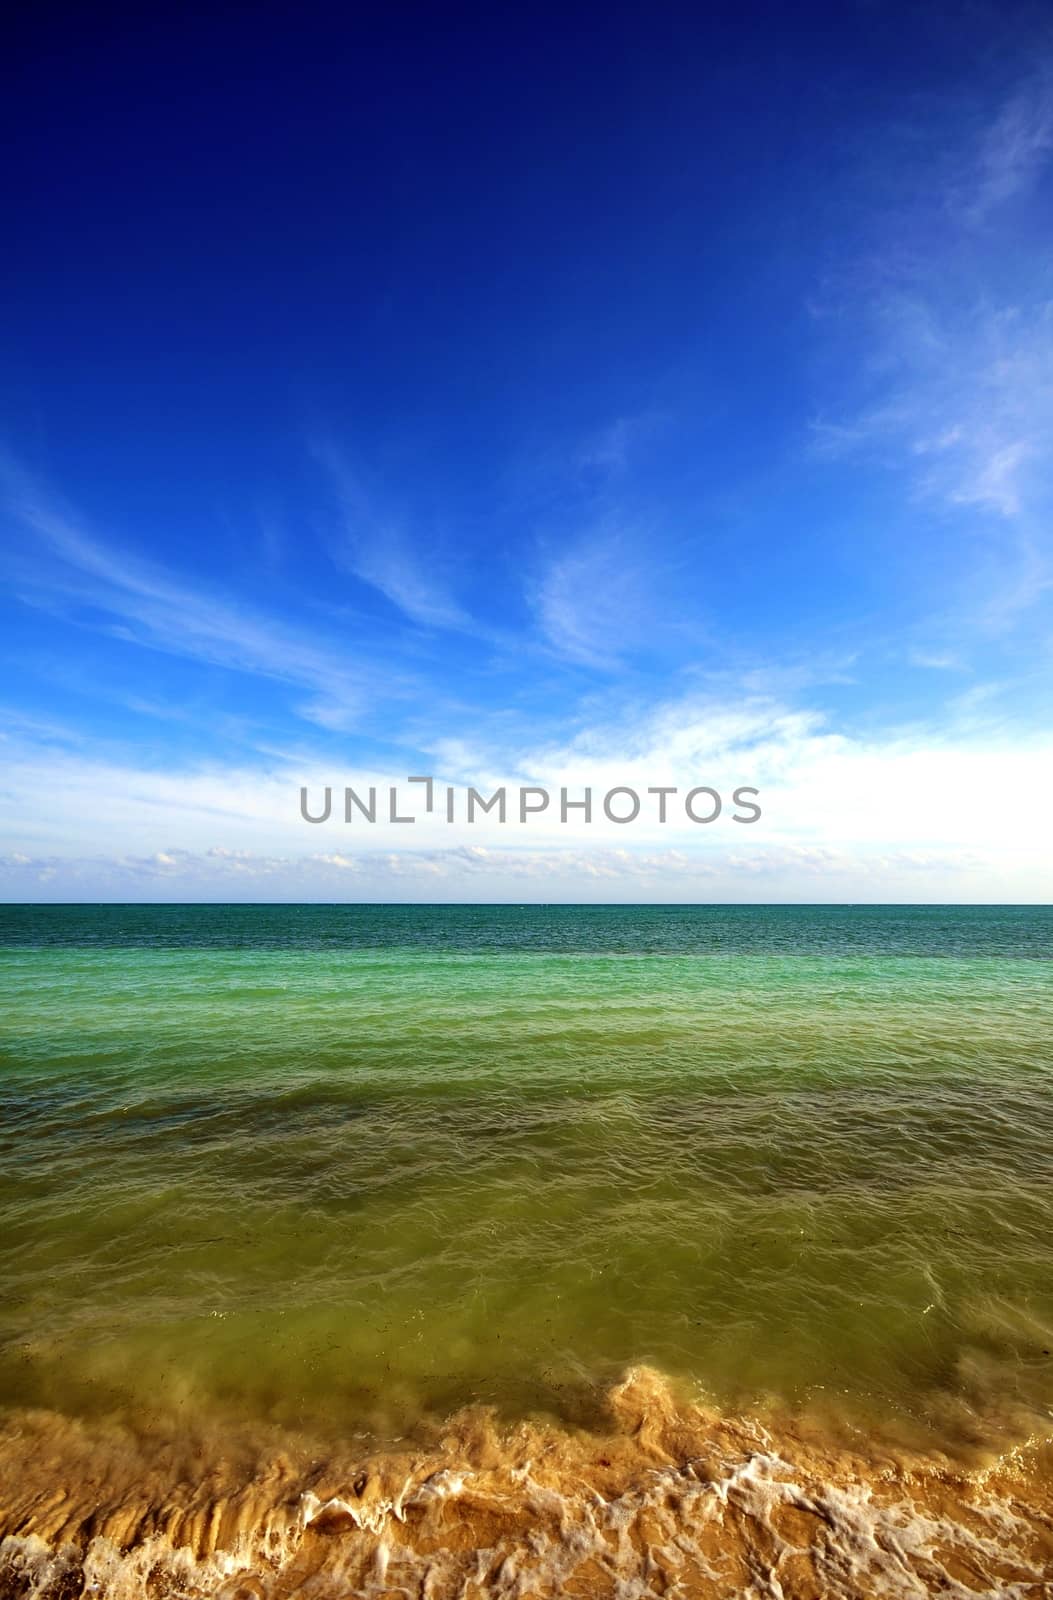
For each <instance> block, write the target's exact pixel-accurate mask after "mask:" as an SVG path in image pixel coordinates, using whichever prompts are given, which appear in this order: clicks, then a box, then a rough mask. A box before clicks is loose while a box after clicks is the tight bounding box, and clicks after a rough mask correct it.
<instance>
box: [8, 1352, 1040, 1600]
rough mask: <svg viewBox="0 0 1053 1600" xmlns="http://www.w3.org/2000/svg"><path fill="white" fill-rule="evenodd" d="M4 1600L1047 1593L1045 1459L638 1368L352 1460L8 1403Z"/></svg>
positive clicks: (630, 1599) (681, 1598)
mask: <svg viewBox="0 0 1053 1600" xmlns="http://www.w3.org/2000/svg"><path fill="white" fill-rule="evenodd" d="M0 1540H2V1542H0V1596H4V1597H8V1596H16V1595H17V1596H23V1595H25V1596H30V1595H31V1596H35V1597H39V1600H60V1597H61V1600H72V1597H74V1596H79V1595H92V1596H98V1597H102V1600H109V1597H114V1600H118V1597H119V1600H132V1597H138V1596H144V1595H157V1596H173V1597H174V1596H187V1597H190V1596H206V1595H207V1596H215V1597H222V1600H247V1597H250V1596H253V1597H261V1600H262V1597H267V1600H280V1597H287V1596H288V1597H291V1596H294V1595H295V1596H299V1595H310V1596H316V1597H318V1600H328V1597H330V1596H331V1597H334V1600H335V1597H336V1596H344V1597H347V1596H352V1595H360V1596H368V1597H369V1600H394V1597H396V1596H397V1597H410V1596H412V1597H419V1600H447V1597H449V1600H453V1597H455V1596H456V1597H460V1600H472V1597H481V1596H495V1597H502V1600H513V1597H526V1596H538V1597H545V1596H557V1595H567V1596H590V1597H592V1596H595V1597H606V1596H610V1597H611V1600H645V1597H651V1596H656V1597H665V1600H673V1597H676V1600H692V1597H698V1600H703V1597H705V1600H710V1597H712V1600H717V1597H720V1600H730V1597H732V1596H734V1597H737V1600H738V1597H746V1596H748V1597H758V1600H759V1597H772V1600H840V1597H852V1600H856V1597H865V1600H870V1597H878V1596H895V1597H900V1596H904V1597H913V1596H927V1595H941V1596H950V1597H954V1600H967V1597H974V1596H981V1595H982V1596H991V1597H993V1596H997V1597H999V1600H1003V1597H1005V1600H1039V1597H1045V1596H1050V1595H1053V1454H1051V1449H1050V1445H1049V1442H1048V1441H1044V1440H1040V1439H1033V1440H1031V1441H1028V1442H1027V1443H1021V1444H1018V1445H1016V1446H1014V1447H1012V1448H1003V1449H1002V1450H1001V1451H1000V1453H998V1454H994V1455H988V1456H986V1457H984V1456H981V1455H979V1454H978V1453H976V1452H974V1454H973V1459H971V1460H967V1459H964V1458H959V1459H957V1460H955V1459H952V1458H951V1457H950V1456H948V1455H944V1454H940V1453H935V1452H917V1451H910V1450H906V1449H904V1448H901V1447H896V1446H893V1445H891V1444H885V1445H881V1444H878V1443H876V1442H872V1441H867V1440H860V1439H859V1438H858V1437H857V1438H855V1439H853V1440H851V1441H850V1442H849V1441H848V1440H846V1439H845V1438H840V1439H838V1438H835V1437H833V1435H832V1432H831V1430H830V1428H829V1427H828V1426H824V1428H823V1429H820V1427H819V1426H818V1424H817V1423H815V1422H813V1423H812V1424H810V1425H807V1424H805V1423H803V1422H802V1421H801V1420H800V1419H796V1420H791V1419H789V1418H784V1419H783V1420H782V1421H779V1420H777V1419H775V1418H766V1419H764V1421H761V1420H760V1419H758V1418H745V1417H743V1418H730V1417H727V1416H722V1415H720V1414H719V1413H718V1412H716V1411H715V1410H713V1409H711V1408H709V1407H707V1406H704V1405H698V1404H691V1403H685V1402H684V1401H682V1400H679V1399H677V1398H676V1397H675V1396H674V1393H673V1391H672V1390H671V1388H670V1387H669V1386H668V1385H667V1384H666V1382H665V1380H664V1379H663V1378H662V1377H661V1376H660V1375H659V1374H657V1373H655V1372H653V1371H651V1370H649V1369H646V1368H637V1369H634V1370H633V1371H632V1372H630V1373H629V1374H628V1375H627V1377H626V1378H625V1380H624V1381H623V1382H622V1383H620V1384H618V1385H617V1386H616V1387H614V1388H613V1389H612V1390H610V1392H609V1393H608V1394H607V1396H606V1397H605V1406H604V1415H603V1417H602V1418H601V1419H600V1420H598V1421H597V1424H596V1426H595V1427H592V1428H589V1429H584V1428H578V1429H571V1428H567V1427H564V1426H559V1425H557V1424H556V1423H552V1422H542V1421H531V1422H520V1423H518V1424H515V1425H508V1424H502V1423H501V1422H500V1421H499V1420H498V1419H497V1418H496V1417H495V1415H494V1414H493V1413H491V1412H489V1411H486V1410H484V1409H482V1408H470V1409H467V1410H464V1411H461V1412H459V1413H458V1414H457V1415H455V1416H453V1417H451V1418H449V1419H448V1420H447V1421H446V1422H445V1423H443V1424H442V1425H433V1426H431V1427H430V1428H424V1429H422V1430H421V1433H420V1436H419V1437H415V1439H414V1440H413V1441H412V1443H410V1442H407V1441H401V1442H396V1443H395V1444H393V1445H391V1446H389V1447H387V1448H385V1449H383V1450H374V1451H371V1452H364V1453H359V1452H356V1451H355V1450H354V1449H353V1448H349V1449H347V1450H346V1451H345V1450H341V1449H334V1448H333V1447H332V1446H331V1445H328V1444H327V1445H325V1446H324V1447H322V1446H320V1445H319V1443H318V1441H312V1440H311V1439H308V1438H305V1437H302V1436H298V1435H290V1434H289V1433H287V1432H279V1431H277V1430H274V1431H268V1430H266V1429H263V1430H261V1429H260V1428H259V1427H254V1428H253V1429H251V1430H249V1429H248V1428H244V1429H239V1428H238V1427H237V1426H233V1425H227V1426H224V1427H223V1428H222V1429H219V1430H212V1431H210V1430H208V1429H207V1428H204V1427H201V1426H197V1427H187V1428H183V1429H178V1430H171V1431H159V1430H158V1429H156V1428H143V1429H141V1430H140V1429H137V1428H136V1427H135V1426H134V1425H132V1424H130V1423H128V1422H127V1421H125V1422H117V1421H114V1420H111V1421H109V1422H101V1421H88V1420H74V1419H71V1418H67V1417H62V1416H60V1415H58V1414H56V1413H53V1412H47V1411H39V1410H38V1411H20V1412H9V1413H8V1414H7V1415H6V1417H5V1419H4V1423H3V1427H2V1429H0Z"/></svg>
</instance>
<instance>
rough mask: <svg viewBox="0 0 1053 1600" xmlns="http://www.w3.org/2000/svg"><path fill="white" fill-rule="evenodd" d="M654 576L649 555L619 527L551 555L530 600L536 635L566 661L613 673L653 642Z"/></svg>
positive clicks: (654, 628)
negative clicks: (536, 628) (534, 618)
mask: <svg viewBox="0 0 1053 1600" xmlns="http://www.w3.org/2000/svg"><path fill="white" fill-rule="evenodd" d="M658 576H659V572H658V564H657V562H656V561H655V560H654V553H653V551H652V552H651V558H650V559H649V560H645V559H644V558H643V555H642V552H641V549H640V540H639V538H638V537H637V536H635V535H630V533H629V532H628V531H625V530H621V529H617V530H614V531H608V530H605V529H604V530H600V531H598V532H596V533H593V534H591V535H588V536H586V537H585V538H583V539H580V540H578V541H577V542H576V543H574V544H572V545H571V546H570V548H564V549H561V550H560V551H559V553H558V554H556V555H554V556H552V557H551V558H550V559H549V561H548V563H547V565H545V566H544V568H543V570H542V572H541V574H540V576H539V577H538V579H537V580H536V582H535V585H534V588H533V590H532V592H531V595H530V599H531V602H532V605H533V609H534V612H535V615H536V617H537V621H538V626H539V627H540V630H541V633H542V635H543V636H544V638H545V639H546V640H547V642H548V644H549V645H550V646H551V647H552V649H554V650H555V651H556V652H557V654H558V655H560V656H562V657H563V658H564V659H565V660H567V661H571V662H574V663H575V664H576V665H579V666H585V667H594V668H598V669H600V670H602V671H608V672H610V671H614V670H615V669H616V668H617V667H618V666H619V665H620V663H621V662H622V660H623V659H624V657H625V656H626V655H627V654H629V653H630V652H631V651H634V650H637V649H639V648H640V647H641V646H642V647H646V646H647V645H648V644H653V643H654V640H655V635H656V632H657V629H656V625H655V608H654V591H655V586H656V579H657V577H658ZM667 620H668V619H667Z"/></svg>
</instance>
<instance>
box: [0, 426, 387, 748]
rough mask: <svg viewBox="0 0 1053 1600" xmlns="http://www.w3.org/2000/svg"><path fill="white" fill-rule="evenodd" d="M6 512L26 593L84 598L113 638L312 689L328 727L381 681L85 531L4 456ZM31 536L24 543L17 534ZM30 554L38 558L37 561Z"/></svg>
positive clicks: (350, 713) (1, 487)
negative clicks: (14, 529)
mask: <svg viewBox="0 0 1053 1600" xmlns="http://www.w3.org/2000/svg"><path fill="white" fill-rule="evenodd" d="M0 493H2V497H3V502H2V504H3V514H4V516H5V519H6V520H7V521H8V523H9V525H10V524H13V525H14V526H16V527H17V528H18V529H19V531H20V533H21V534H22V535H23V540H22V541H12V542H11V552H12V554H11V556H10V557H9V561H10V564H11V566H12V568H13V570H14V572H15V573H17V575H18V577H19V579H20V583H21V589H22V593H23V595H24V596H25V597H26V598H27V599H31V600H43V601H45V602H50V601H52V600H53V599H54V597H56V596H62V597H65V598H66V600H67V601H73V602H79V603H80V604H81V605H84V604H90V605H91V606H92V607H94V608H97V610H98V612H99V613H100V614H101V617H100V618H97V619H94V625H96V626H99V625H101V626H103V627H105V628H106V630H107V631H109V632H111V633H113V634H116V635H117V636H118V637H122V638H125V639H128V640H130V641H132V642H134V643H137V644H140V645H145V646H148V647H150V648H153V649H157V650H162V651H164V652H166V653H168V654H172V655H177V656H182V657H185V658H188V659H191V660H196V661H201V662H206V663H209V664H211V665H216V666H221V667H225V668H228V669H230V670H232V671H236V672H242V673H248V674H251V675H254V676H262V677H264V678H267V679H270V680H272V681H274V682H277V683H282V684H286V685H289V686H292V687H294V688H300V689H304V688H306V689H309V690H311V691H312V694H311V696H310V698H309V699H307V700H305V701H302V702H301V703H300V704H299V706H298V711H299V714H300V715H302V716H303V717H305V718H306V719H307V720H308V721H313V722H315V723H317V724H319V725H321V726H323V727H326V728H347V727H350V726H352V725H354V724H355V723H356V722H357V720H358V718H359V716H360V714H361V711H362V709H363V707H364V706H365V705H366V704H368V703H370V702H371V701H372V700H373V699H375V697H376V694H377V692H378V689H379V687H380V684H381V682H385V683H386V687H387V689H388V690H389V691H390V690H391V689H392V688H393V686H394V677H393V675H389V676H387V677H386V679H385V680H381V679H379V678H377V677H376V675H375V674H373V673H370V672H367V671H365V670H364V669H356V670H354V671H352V670H350V669H349V667H348V657H347V654H346V653H345V652H341V651H338V650H337V649H336V648H332V649H329V648H326V647H325V646H324V645H323V644H319V643H318V642H316V640H315V639H314V638H308V637H306V636H305V635H304V634H303V633H302V632H301V631H300V630H298V629H296V628H292V627H289V626H288V625H287V624H285V623H283V622H281V621H279V620H277V619H275V618H273V617H269V616H266V615H262V614H260V613H258V612H254V611H253V610H252V609H251V608H250V607H248V606H246V605H245V604H243V603H241V602H234V601H231V600H227V599H224V598H223V597H221V596H218V595H216V594H212V593H209V592H206V591H205V590H204V589H202V588H201V587H199V586H194V587H192V586H189V585H187V584H185V583H183V582H181V581H180V580H179V579H178V578H177V577H174V576H173V575H172V574H171V573H169V572H167V571H166V570H165V569H164V568H163V567H161V566H159V565H158V564H156V563H148V562H144V561H142V560H140V559H138V558H136V557H134V556H132V555H130V554H129V553H128V552H127V551H126V550H122V549H118V548H117V547H116V546H114V545H112V544H109V543H107V542H105V541H104V540H102V539H100V538H98V537H97V536H95V535H94V534H93V533H91V532H89V531H88V529H87V528H86V526H85V524H84V522H83V520H82V519H81V518H80V517H79V516H78V515H77V513H76V512H75V511H73V510H72V509H71V508H70V507H68V506H66V505H64V504H63V503H62V501H61V500H59V499H58V497H56V496H55V495H54V494H53V493H52V492H51V491H49V490H48V489H46V488H45V487H44V485H42V484H41V483H40V482H39V481H38V480H37V479H35V478H34V477H32V476H31V475H30V474H29V473H27V472H25V471H24V470H23V469H22V468H21V467H20V466H19V465H18V464H17V463H15V462H14V461H12V460H11V458H10V457H5V456H0ZM26 534H28V535H29V536H30V539H31V541H32V543H31V545H30V546H29V547H28V548H27V547H26V546H25V544H24V536H25V535H26ZM34 551H35V552H36V554H37V556H38V557H39V556H42V557H44V558H45V559H44V560H40V559H34Z"/></svg>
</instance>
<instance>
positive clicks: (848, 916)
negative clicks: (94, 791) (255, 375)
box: [0, 905, 1053, 1600]
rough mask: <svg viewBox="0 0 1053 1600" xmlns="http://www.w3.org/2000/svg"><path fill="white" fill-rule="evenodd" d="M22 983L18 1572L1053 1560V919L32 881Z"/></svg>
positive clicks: (2, 1472) (34, 1583) (6, 1395)
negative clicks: (417, 900) (140, 893)
mask: <svg viewBox="0 0 1053 1600" xmlns="http://www.w3.org/2000/svg"><path fill="white" fill-rule="evenodd" d="M0 995H2V1001H0V1006H2V1009H0V1105H2V1117H0V1126H2V1132H0V1219H2V1221H0V1226H2V1235H0V1407H2V1408H3V1412H2V1414H3V1429H2V1432H0V1534H2V1535H4V1536H5V1538H4V1542H3V1544H2V1545H0V1593H3V1592H6V1591H4V1589H3V1584H4V1583H5V1582H6V1583H7V1584H8V1585H9V1589H10V1592H12V1593H19V1594H21V1593H27V1594H28V1593H34V1594H38V1595H41V1596H44V1595H49V1594H52V1593H53V1594H55V1595H59V1594H62V1595H66V1594H73V1593H81V1592H84V1593H87V1592H89V1585H90V1584H94V1585H95V1587H94V1589H93V1590H91V1591H90V1592H94V1593H112V1594H115V1595H116V1594H129V1595H132V1594H137V1593H145V1592H147V1588H148V1587H149V1586H150V1585H152V1586H153V1587H152V1589H149V1592H157V1593H161V1592H166V1593H171V1594H187V1595H197V1594H205V1593H208V1594H216V1593H222V1594H230V1595H232V1596H233V1595H235V1594H242V1593H244V1594H245V1595H248V1594H250V1593H252V1594H257V1595H262V1594H264V1593H266V1594H272V1593H273V1594H276V1595H278V1594H292V1593H299V1592H303V1591H304V1589H305V1586H306V1587H312V1592H317V1593H318V1594H324V1593H328V1590H327V1589H326V1587H325V1586H326V1584H327V1583H328V1584H331V1585H332V1592H333V1593H340V1594H351V1593H356V1594H357V1593H361V1594H376V1595H386V1594H389V1593H390V1594H395V1593H400V1594H401V1593H406V1594H421V1595H427V1596H432V1597H435V1600H438V1597H439V1596H442V1595H445V1594H447V1593H449V1594H451V1595H452V1594H458V1593H464V1594H465V1595H467V1594H470V1593H475V1592H478V1593H479V1594H500V1595H505V1594H507V1595H509V1596H511V1595H513V1594H528V1593H530V1594H532V1593H537V1594H548V1593H552V1594H556V1593H569V1594H574V1593H580V1594H583V1595H588V1594H596V1595H601V1594H607V1593H610V1594H611V1595H612V1596H613V1595H614V1594H618V1595H620V1596H622V1597H623V1600H624V1597H627V1596H631V1595H636V1594H639V1595H640V1596H646V1595H650V1594H652V1593H653V1594H656V1595H658V1594H668V1595H670V1596H671V1595H674V1594H677V1595H684V1596H687V1595H693V1594H696V1593H697V1594H699V1595H710V1594H712V1595H714V1596H716V1595H725V1594H726V1595H728V1596H730V1595H733V1594H744V1593H746V1592H747V1589H746V1588H745V1587H744V1585H745V1584H746V1582H747V1581H748V1582H749V1583H752V1584H754V1586H755V1590H754V1592H755V1593H756V1594H757V1595H763V1594H767V1593H770V1594H772V1595H775V1594H777V1593H778V1594H780V1595H784V1596H786V1597H791V1596H795V1595H801V1596H806V1597H810V1596H811V1595H812V1594H820V1593H821V1594H829V1595H840V1594H844V1595H846V1596H852V1595H856V1594H859V1595H870V1594H880V1593H886V1592H887V1593H889V1594H904V1595H912V1594H919V1595H922V1594H928V1593H941V1594H945V1593H957V1594H960V1595H962V1596H965V1595H973V1594H977V1595H978V1594H988V1593H991V1594H1006V1595H1008V1594H1019V1595H1021V1596H1023V1595H1032V1594H1033V1595H1040V1594H1049V1593H1053V1577H1051V1575H1053V1549H1051V1546H1050V1543H1049V1522H1048V1518H1049V1514H1050V1491H1049V1483H1050V1473H1049V1471H1048V1464H1049V1463H1048V1456H1047V1454H1046V1453H1045V1452H1046V1451H1047V1448H1048V1446H1047V1436H1048V1435H1049V1433H1050V1431H1051V1424H1050V1416H1051V1406H1053V1353H1051V1352H1053V1271H1051V1246H1050V1240H1051V1238H1053V908H1048V907H1013V906H987V907H910V906H893V907H880V906H841V907H837V906H772V907H757V906H750V907H730V906H706V907H653V906H619V907H606V906H590V907H586V906H548V907H537V906H500V907H498V906H397V907H396V906H392V907H388V906H295V905H294V906H7V907H2V908H0ZM539 1462H540V1463H545V1465H543V1466H539V1465H538V1463H539ZM275 1463H284V1465H282V1466H281V1467H280V1468H279V1467H277V1466H276V1465H275ZM700 1463H701V1465H700ZM425 1469H427V1470H425ZM685 1474H686V1476H685ZM268 1475H269V1476H268ZM663 1475H664V1476H663ZM356 1484H357V1485H359V1488H358V1491H357V1492H356V1491H355V1485H356ZM531 1486H533V1487H531ZM400 1494H401V1496H402V1498H401V1501H400V1500H399V1495H400ZM824 1495H825V1496H826V1499H824V1498H823V1496H824ZM488 1496H489V1498H487V1497H488ZM546 1496H548V1497H549V1498H547V1499H546ZM670 1496H672V1497H673V1499H674V1500H675V1501H676V1504H675V1505H673V1504H672V1502H671V1500H670ZM838 1496H840V1497H841V1498H840V1499H838V1498H837V1497H838ZM552 1497H555V1498H552ZM601 1502H602V1505H603V1506H604V1507H606V1508H607V1509H608V1511H610V1509H611V1508H612V1507H613V1508H615V1510H614V1511H611V1516H610V1519H609V1526H608V1524H607V1523H605V1522H604V1513H601V1510H600V1503H601ZM217 1506H220V1507H221V1509H219V1510H217V1509H216V1508H217ZM498 1506H501V1507H503V1508H504V1513H503V1515H504V1521H502V1520H501V1517H500V1516H499V1515H498V1512H497V1510H495V1507H498ZM808 1506H810V1507H811V1510H808V1509H807V1507H808ZM531 1507H533V1509H531ZM802 1507H803V1508H804V1509H802ZM816 1507H819V1509H818V1510H816ZM795 1518H796V1519H797V1521H796V1522H795V1521H794V1519H795ZM663 1519H664V1520H663ZM780 1519H781V1520H780ZM883 1519H884V1520H883ZM798 1522H800V1523H802V1526H798ZM803 1524H807V1526H803ZM926 1530H927V1531H926ZM1043 1530H1045V1531H1043ZM480 1552H482V1554H480ZM487 1552H489V1554H487ZM663 1552H664V1554H663ZM663 1561H664V1563H665V1565H664V1566H663ZM473 1562H474V1563H475V1566H473V1565H472V1563H473ZM488 1563H489V1564H488ZM824 1563H825V1565H824ZM867 1563H870V1565H869V1566H868V1565H867ZM477 1569H478V1570H477ZM502 1573H503V1574H504V1575H503V1576H502ZM5 1574H6V1577H5ZM429 1574H430V1576H429ZM473 1574H475V1575H474V1576H473ZM743 1574H745V1577H744V1576H743ZM766 1574H767V1576H766ZM470 1583H475V1584H477V1586H478V1587H477V1590H473V1589H472V1588H471V1587H470ZM764 1583H768V1585H769V1587H768V1588H765V1587H764V1586H763V1585H764ZM246 1584H248V1585H249V1587H245V1585H246ZM530 1584H533V1585H534V1587H530ZM776 1584H777V1585H779V1587H778V1588H776V1587H775V1585H776ZM809 1584H811V1585H812V1588H809V1587H808V1586H809ZM911 1584H913V1585H914V1587H913V1588H912V1587H910V1585H911ZM953 1584H958V1585H959V1588H958V1589H954V1588H953V1587H948V1585H953ZM49 1585H50V1586H51V1587H50V1588H49V1587H48V1586H49ZM63 1585H65V1588H63V1587H62V1586H63ZM77 1585H80V1588H77ZM136 1585H138V1586H139V1587H138V1588H137V1587H136ZM239 1585H241V1588H239V1587H238V1586H239ZM517 1585H518V1587H516V1586H517ZM618 1585H621V1588H619V1587H618ZM663 1585H664V1587H663ZM677 1585H679V1587H676V1586H677ZM692 1585H694V1587H692ZM707 1585H708V1587H707ZM883 1585H884V1586H885V1587H882V1586H883ZM897 1585H899V1587H897ZM999 1585H1001V1587H999ZM1012 1585H1016V1586H1017V1587H1016V1588H1012V1587H1011V1586H1012ZM144 1586H147V1587H144ZM736 1586H737V1587H736Z"/></svg>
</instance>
